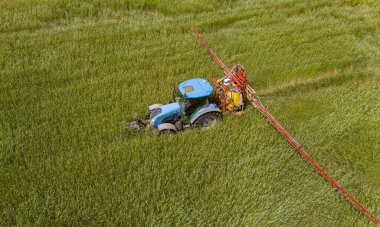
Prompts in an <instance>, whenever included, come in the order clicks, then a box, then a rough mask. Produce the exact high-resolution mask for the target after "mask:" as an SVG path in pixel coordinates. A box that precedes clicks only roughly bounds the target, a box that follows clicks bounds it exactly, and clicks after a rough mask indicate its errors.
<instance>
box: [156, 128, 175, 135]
mask: <svg viewBox="0 0 380 227" xmlns="http://www.w3.org/2000/svg"><path fill="white" fill-rule="evenodd" d="M173 134H176V131H174V130H172V129H163V130H161V131H158V135H160V136H161V135H173Z"/></svg>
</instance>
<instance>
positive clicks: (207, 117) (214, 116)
mask: <svg viewBox="0 0 380 227" xmlns="http://www.w3.org/2000/svg"><path fill="white" fill-rule="evenodd" d="M221 117H222V115H221V114H220V113H219V112H208V113H205V114H203V115H202V116H200V117H199V118H198V119H197V120H195V122H194V123H193V126H194V127H206V128H208V127H210V126H212V125H214V124H215V123H216V122H217V121H218V120H219V119H220V118H221Z"/></svg>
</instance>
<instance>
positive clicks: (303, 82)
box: [257, 67, 380, 96]
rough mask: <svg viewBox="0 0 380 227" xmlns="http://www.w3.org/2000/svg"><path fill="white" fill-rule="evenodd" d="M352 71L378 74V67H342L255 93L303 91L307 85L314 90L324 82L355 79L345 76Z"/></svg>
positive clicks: (327, 84) (328, 83)
mask: <svg viewBox="0 0 380 227" xmlns="http://www.w3.org/2000/svg"><path fill="white" fill-rule="evenodd" d="M353 73H359V74H374V75H379V73H380V68H377V67H366V68H363V69H355V68H353V67H347V68H344V69H334V70H331V71H328V72H325V73H322V74H317V75H316V76H313V77H312V76H307V77H304V78H300V79H296V80H292V81H290V82H287V83H283V84H278V85H274V86H270V87H268V88H263V89H258V90H257V93H258V94H259V95H263V96H266V95H274V94H282V93H288V92H289V91H295V92H296V91H297V90H299V89H301V91H302V92H304V91H305V90H306V89H307V88H309V87H310V88H313V90H315V89H317V88H320V87H325V86H324V85H325V84H326V86H335V85H336V84H343V83H345V82H348V81H351V80H353V79H355V78H356V77H354V76H346V75H347V74H353ZM368 76H369V75H368ZM334 81H335V83H334ZM318 84H320V85H321V86H318ZM305 88H306V89H305Z"/></svg>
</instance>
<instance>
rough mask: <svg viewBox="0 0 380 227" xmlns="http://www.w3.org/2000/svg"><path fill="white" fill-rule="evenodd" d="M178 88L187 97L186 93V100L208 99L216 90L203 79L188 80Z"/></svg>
mask: <svg viewBox="0 0 380 227" xmlns="http://www.w3.org/2000/svg"><path fill="white" fill-rule="evenodd" d="M178 88H179V91H180V92H181V94H182V95H183V96H185V93H186V97H185V98H189V99H196V98H203V97H208V96H210V95H211V93H212V91H213V90H214V89H213V88H212V86H211V84H210V83H209V82H208V81H207V80H205V79H201V78H195V79H191V80H186V81H184V82H182V83H180V84H179V85H178Z"/></svg>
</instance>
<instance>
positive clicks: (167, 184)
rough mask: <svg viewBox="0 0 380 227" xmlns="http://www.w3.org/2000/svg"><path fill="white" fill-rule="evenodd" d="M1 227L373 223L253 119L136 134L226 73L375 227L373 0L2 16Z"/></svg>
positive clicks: (148, 0)
mask: <svg viewBox="0 0 380 227" xmlns="http://www.w3.org/2000/svg"><path fill="white" fill-rule="evenodd" d="M0 9H1V10H0V21H1V23H0V32H1V33H0V42H1V45H0V76H1V78H0V106H1V107H2V108H1V109H0V124H1V125H0V126H1V127H0V173H1V175H0V176H1V181H0V225H25V224H38V225H111V224H122V223H124V224H126V223H127V224H129V225H207V224H210V225H258V226H261V225H369V224H370V222H369V221H368V220H367V219H366V218H365V217H364V216H363V215H362V214H361V213H359V212H358V211H356V210H355V209H354V208H353V207H352V206H351V205H350V204H349V203H348V202H347V201H346V200H345V199H344V198H342V197H341V196H340V195H339V194H338V193H337V192H335V191H334V190H333V189H332V188H331V187H330V186H329V185H328V184H327V183H326V182H325V181H324V180H323V178H322V177H320V176H319V175H318V174H317V173H316V171H314V170H312V168H311V167H310V166H309V165H308V164H307V162H306V161H304V160H302V159H301V158H300V157H299V156H298V155H297V154H296V153H295V151H294V150H293V149H292V147H291V146H290V145H288V144H287V143H286V141H284V139H283V138H282V137H281V136H280V135H279V134H278V133H277V132H276V131H275V130H274V129H273V128H272V127H271V126H270V124H269V123H268V122H267V121H266V120H265V119H264V118H263V117H262V116H261V115H260V114H259V113H258V112H257V111H255V110H254V109H253V108H252V107H250V108H248V109H247V111H246V112H245V114H243V116H241V117H235V116H232V115H227V116H225V118H224V120H223V121H222V122H221V123H219V124H217V125H216V127H214V128H211V129H209V130H187V131H185V132H183V133H180V134H178V135H176V136H163V137H157V136H155V135H154V133H152V132H149V131H148V132H144V133H141V134H136V135H134V136H126V135H125V133H124V122H125V121H126V120H131V119H132V118H134V117H135V116H137V115H143V114H145V111H146V107H147V106H148V105H149V104H151V103H156V102H165V101H166V100H167V99H168V98H169V97H170V90H171V87H172V85H173V84H177V83H179V82H181V81H183V80H185V79H188V78H192V77H204V78H210V77H211V74H212V73H213V72H214V73H216V74H217V75H218V76H220V75H221V72H220V70H218V69H217V68H216V66H215V64H214V63H213V62H212V61H211V60H210V58H209V56H207V54H206V53H205V51H204V49H202V47H201V45H200V44H199V42H198V41H197V40H196V37H195V36H194V35H193V34H192V33H191V27H192V26H196V27H198V29H199V30H200V32H201V33H202V35H203V36H204V38H205V39H206V41H207V42H208V43H209V44H210V46H211V47H212V48H213V50H214V51H215V52H216V53H217V54H218V55H219V56H220V57H221V59H222V60H223V61H224V62H225V63H226V64H228V65H231V64H232V63H241V64H243V65H244V66H245V69H246V71H247V72H248V74H249V80H250V84H251V86H252V87H254V88H255V89H256V90H257V91H258V94H259V96H260V99H261V101H262V102H263V103H264V105H266V106H267V107H268V109H269V110H270V112H271V113H272V114H273V115H274V116H275V117H276V118H277V119H278V120H279V121H280V122H282V123H283V125H284V126H285V127H286V128H287V129H288V130H289V131H290V132H291V133H292V134H293V135H294V136H295V138H297V140H298V141H299V142H300V143H301V144H302V145H303V146H304V147H305V149H306V150H307V151H308V152H309V153H310V154H311V155H312V156H313V157H314V158H315V159H316V160H317V161H318V162H319V163H320V164H321V165H322V166H323V167H324V168H325V169H326V170H328V171H329V173H330V174H331V175H332V176H334V177H335V178H336V179H337V180H338V181H339V182H340V183H341V184H342V185H343V186H344V187H345V188H346V189H347V190H348V191H349V192H351V193H352V194H353V195H354V196H356V197H357V198H358V199H359V200H360V201H361V202H362V203H363V205H365V206H366V207H368V208H369V209H370V210H371V211H372V212H373V213H374V214H375V215H376V216H377V217H379V216H380V206H379V204H380V196H379V195H380V178H379V176H380V153H379V150H380V143H379V140H380V131H379V129H378V126H379V125H380V117H379V116H380V98H379V96H378V91H379V89H380V80H379V75H380V70H379V63H380V49H379V48H380V41H379V40H380V39H379V38H380V33H379V32H380V30H379V29H380V20H379V18H380V17H379V16H380V5H379V4H378V3H377V2H376V1H353V0H352V1H349V0H339V1H334V2H333V1H318V2H310V1H309V2H307V1H244V0H236V1H213V0H208V1H206V2H205V1H198V0H192V1H189V2H188V3H186V4H185V3H180V2H174V1H173V2H172V1H163V0H160V1H152V0H133V1H127V2H124V1H120V0H112V1H107V2H105V1H98V0H92V1H82V2H78V1H73V0H60V1H58V0H53V1H46V0H33V1H26V0H17V1H2V2H0Z"/></svg>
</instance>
